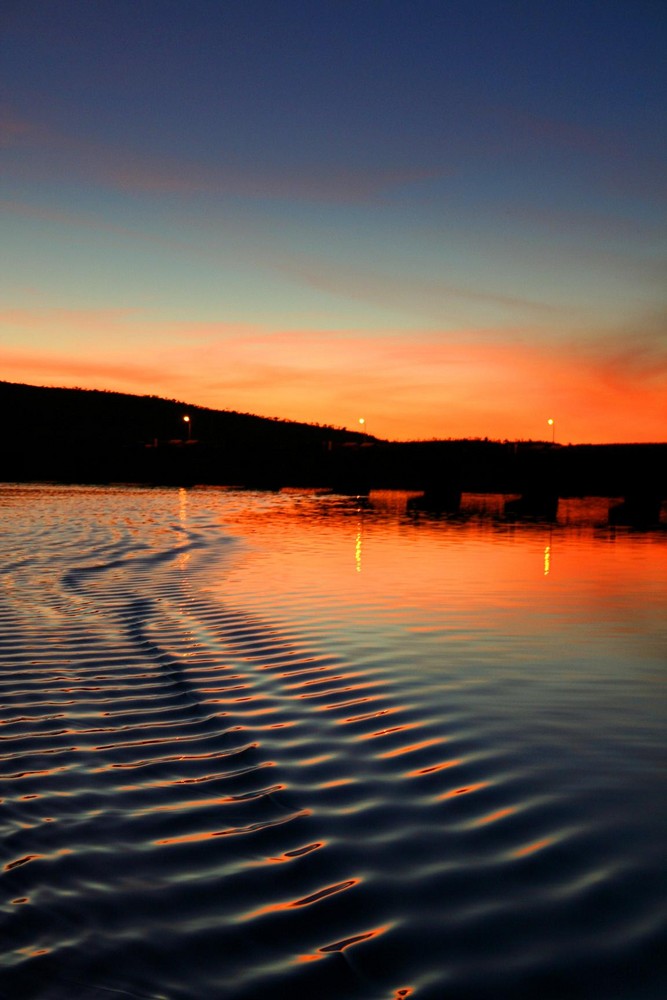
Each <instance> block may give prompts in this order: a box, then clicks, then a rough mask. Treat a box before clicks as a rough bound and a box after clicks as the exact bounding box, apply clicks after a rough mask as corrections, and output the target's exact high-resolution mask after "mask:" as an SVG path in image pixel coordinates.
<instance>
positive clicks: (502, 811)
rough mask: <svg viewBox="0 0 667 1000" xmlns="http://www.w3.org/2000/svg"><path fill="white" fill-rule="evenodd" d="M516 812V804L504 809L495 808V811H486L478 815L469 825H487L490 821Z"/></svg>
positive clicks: (492, 821) (495, 820)
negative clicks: (483, 814)
mask: <svg viewBox="0 0 667 1000" xmlns="http://www.w3.org/2000/svg"><path fill="white" fill-rule="evenodd" d="M515 812H516V806H506V807H505V808H504V809H496V811H495V812H491V813H487V814H486V815H485V816H480V817H479V819H476V820H475V821H474V822H473V823H471V826H488V825H489V824H490V823H495V822H497V820H499V819H504V818H505V817H506V816H511V815H512V813H515Z"/></svg>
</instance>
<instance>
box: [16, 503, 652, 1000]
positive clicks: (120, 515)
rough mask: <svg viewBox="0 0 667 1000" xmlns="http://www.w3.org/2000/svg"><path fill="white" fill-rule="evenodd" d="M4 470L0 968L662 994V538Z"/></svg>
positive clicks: (246, 987) (574, 517) (97, 989)
mask: <svg viewBox="0 0 667 1000" xmlns="http://www.w3.org/2000/svg"><path fill="white" fill-rule="evenodd" d="M409 500H410V496H409V495H408V494H400V493H381V494H373V495H371V497H370V499H369V500H360V499H358V498H344V497H336V496H333V495H332V496H318V495H314V494H310V493H298V492H292V493H290V494H268V493H267V494H261V493H243V492H234V491H223V490H214V489H208V490H144V489H122V488H117V489H113V488H110V489H97V488H95V489H89V488H71V487H70V488H64V487H56V486H50V487H49V486H9V487H0V508H1V510H2V515H3V526H4V533H3V536H2V539H1V541H0V546H1V548H2V576H1V577H0V580H1V583H2V587H1V589H0V594H1V595H2V603H1V604H0V658H1V661H2V673H1V674H0V689H1V690H0V701H1V704H2V708H1V710H0V723H1V725H0V774H1V779H0V780H1V781H2V787H3V793H4V804H3V810H4V812H3V819H2V839H3V845H4V859H3V862H2V864H3V872H2V879H3V885H4V889H5V892H4V894H3V897H2V903H1V911H2V920H3V931H4V940H5V942H6V949H5V958H4V959H3V964H2V966H0V997H3V998H4V997H8V998H11V1000H14V998H19V997H21V998H23V997H27V998H30V997H34V998H37V997H44V998H48V1000H54V998H63V1000H64V998H77V997H92V996H98V995H102V993H104V994H105V995H106V994H107V993H109V992H112V993H116V994H118V995H121V996H137V995H141V996H147V997H154V998H157V997H166V998H169V1000H200V998H202V997H207V998H209V997H210V998H225V1000H255V998H257V997H260V996H274V997H283V996H285V997H287V996H289V997H290V998H296V1000H300V998H304V1000H310V998H311V997H318V998H324V1000H341V998H359V1000H362V998H363V1000H375V998H377V1000H388V998H389V1000H391V998H398V997H408V996H409V997H414V998H419V1000H442V998H444V997H446V998H447V1000H452V998H455V1000H457V998H461V1000H462V998H466V1000H486V998H491V997H493V998H494V1000H499V998H500V1000H503V998H506V1000H510V998H512V1000H514V998H518V997H531V998H533V997H540V998H543V997H547V998H549V997H551V998H554V1000H555V998H559V1000H560V998H565V997H567V998H574V1000H584V998H586V1000H588V998H591V997H604V998H605V1000H607V998H610V1000H628V998H637V1000H640V998H641V1000H647V998H648V1000H653V998H656V1000H657V998H658V997H662V996H663V995H664V987H665V981H664V973H665V968H664V960H663V958H662V956H663V954H664V948H663V945H664V941H663V937H664V917H665V912H664V898H665V895H664V889H665V883H664V872H665V853H664V848H663V846H662V845H663V844H664V833H665V818H666V817H665V814H666V810H665V799H664V795H663V794H662V793H663V792H664V785H663V771H662V762H663V759H664V737H663V728H664V710H663V702H662V701H661V697H660V693H661V690H662V688H661V684H662V675H663V672H664V667H665V636H666V632H667V615H666V614H665V611H666V604H667V559H665V554H666V551H667V533H665V531H664V527H660V526H658V527H656V528H655V529H654V530H650V531H636V530H633V529H632V528H620V527H615V526H610V525H609V518H608V511H609V505H610V503H611V501H604V500H581V499H577V500H562V501H561V502H560V504H559V508H558V515H557V520H556V521H555V522H553V521H549V520H544V519H541V518H540V517H539V516H535V515H531V516H530V518H529V519H528V520H526V521H525V522H522V521H521V520H516V519H514V520H509V519H508V518H507V517H506V516H505V498H503V497H492V496H479V497H473V496H464V497H463V498H462V502H461V505H460V507H459V508H458V509H457V510H456V512H455V513H442V512H440V513H438V512H436V513H430V512H428V511H425V510H423V509H420V508H419V507H418V506H417V507H415V506H414V505H412V506H411V505H409V502H408V501H409Z"/></svg>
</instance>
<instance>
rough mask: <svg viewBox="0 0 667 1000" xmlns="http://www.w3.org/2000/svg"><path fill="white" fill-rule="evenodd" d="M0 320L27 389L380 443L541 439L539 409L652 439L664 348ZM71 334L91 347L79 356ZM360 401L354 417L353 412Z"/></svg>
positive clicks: (618, 341)
mask: <svg viewBox="0 0 667 1000" xmlns="http://www.w3.org/2000/svg"><path fill="white" fill-rule="evenodd" d="M0 320H4V322H5V325H6V326H7V328H8V329H9V331H10V332H11V331H14V334H15V336H16V338H17V339H19V340H20V338H21V337H23V339H24V341H25V331H26V330H28V331H29V333H30V340H31V342H32V344H34V345H35V346H33V347H32V348H31V349H25V348H23V349H19V348H17V347H6V348H4V349H2V350H0V366H2V370H3V373H4V377H5V378H6V379H9V380H12V381H18V382H25V383H28V384H33V385H34V384H36V385H51V386H65V387H67V386H69V387H75V386H78V387H82V388H88V389H105V390H113V391H118V392H129V393H134V394H140V395H141V394H146V393H150V394H153V395H160V396H163V397H165V398H168V399H180V400H182V401H185V403H186V405H195V406H206V407H211V408H213V409H227V410H236V411H239V412H242V413H256V414H257V415H260V416H269V417H271V416H276V417H279V418H280V419H288V420H297V421H303V422H306V423H315V422H316V423H320V424H324V425H332V426H335V427H348V428H354V429H357V430H358V429H362V430H365V431H368V427H372V430H373V433H374V434H375V435H377V436H378V437H380V438H387V439H390V440H414V439H431V438H466V437H489V438H491V439H495V440H504V439H507V440H527V439H533V440H538V439H544V438H545V437H547V436H548V437H549V438H550V437H551V436H552V433H553V432H554V426H555V424H549V425H547V423H546V419H547V418H546V417H545V409H546V412H547V413H549V411H551V412H552V413H555V414H557V415H558V427H559V431H558V438H559V440H560V442H561V443H564V444H566V443H610V442H624V441H625V442H628V441H629V442H642V441H645V442H646V441H660V440H663V439H664V436H665V431H664V428H665V427H666V426H667V403H666V402H665V400H666V399H667V392H665V388H666V386H665V367H666V366H665V362H664V348H663V347H662V346H661V341H660V339H659V338H658V337H656V335H655V333H654V332H653V330H652V329H648V330H647V332H646V333H645V334H644V333H643V332H642V331H641V330H638V331H637V335H636V345H635V344H634V342H633V346H628V342H627V339H623V338H622V337H621V336H619V335H617V334H610V333H608V332H605V331H602V332H600V331H591V332H590V334H589V335H588V336H587V335H586V333H585V332H584V333H583V334H582V333H580V331H573V332H572V334H571V335H570V336H569V337H568V338H567V339H566V338H565V337H561V336H560V335H559V336H556V335H555V334H554V331H550V330H549V329H548V328H545V329H542V328H539V327H538V328H536V329H535V330H534V331H528V330H523V329H519V328H516V329H515V328H513V327H507V328H497V329H494V330H479V331H477V332H466V331H458V332H457V331H443V332H438V331H428V330H425V331H400V330H390V331H388V332H386V333H382V334H381V335H380V334H375V333H369V332H365V331H362V330H349V331H346V330H343V331H335V330H334V331H328V330H327V331H325V330H313V331H304V330H271V329H269V328H267V327H262V326H260V325H258V324H254V325H253V324H245V325H242V324H231V323H230V324H226V323H199V324H197V323H195V324H179V323H174V322H166V323H159V322H158V321H157V320H149V319H147V318H145V317H143V316H141V315H138V314H134V313H132V312H130V311H127V310H97V311H95V310H90V309H87V310H78V311H77V310H62V309H43V310H28V309H23V310H19V309H13V310H5V311H4V312H3V313H0ZM533 334H534V335H533ZM84 336H85V343H86V344H87V345H91V344H96V345H98V346H94V347H93V346H87V353H86V354H85V355H82V353H81V340H82V337H84ZM53 343H58V344H60V345H61V348H60V350H59V351H58V352H55V351H54V350H53V348H52V346H51V345H52V344H53ZM38 345H43V347H40V346H38ZM156 358H158V359H159V360H157V361H156ZM212 373H215V376H214V377H212ZM360 400H363V402H364V404H365V410H366V412H365V415H364V416H363V417H357V416H355V411H356V412H357V413H358V405H359V401H360ZM186 415H187V414H186ZM549 419H550V420H553V421H554V422H555V420H556V417H550V418H549ZM362 420H363V424H362V423H360V421H362ZM189 426H191V424H190V425H189Z"/></svg>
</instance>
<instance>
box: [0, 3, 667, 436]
mask: <svg viewBox="0 0 667 1000" xmlns="http://www.w3.org/2000/svg"><path fill="white" fill-rule="evenodd" d="M666 121H667V4H665V2H664V0H627V2H626V0H599V2H598V0H574V2H573V0H559V2H558V3H552V2H550V0H549V2H547V0H402V2H400V0H4V2H3V4H2V6H1V7H0V379H2V380H5V381H11V382H27V383H30V384H34V385H53V386H80V387H84V388H97V389H111V390H117V391H122V392H131V393H136V394H139V395H144V394H150V395H158V396H165V397H167V398H171V399H179V400H184V401H186V402H188V403H190V404H196V405H201V406H209V407H213V408H215V409H231V410H239V411H241V412H247V413H256V414H260V415H263V416H270V417H280V418H281V419H292V420H302V421H307V422H310V423H320V424H331V425H334V426H336V427H349V428H350V429H359V427H360V426H361V425H360V424H359V420H360V418H363V419H364V420H365V424H364V425H363V426H364V428H365V429H366V430H367V431H368V432H369V433H371V434H374V435H376V436H378V437H382V438H389V439H393V440H410V439H430V438H460V437H489V438H492V439H500V440H504V439H510V440H516V439H519V440H526V439H533V440H540V439H542V440H550V439H551V434H552V430H551V426H548V425H547V420H548V419H549V418H552V419H553V420H554V425H553V427H554V435H555V439H556V440H557V441H560V442H562V443H581V442H592V443H597V442H611V441H637V442H641V441H664V440H667V326H666V323H665V318H666V316H667V309H666V308H665V303H666V298H667V281H666V280H665V270H666V269H665V260H666V256H667V255H666V252H665V251H666V239H665V235H666V226H665V214H666V213H665V208H666V201H667V199H666V194H667V162H666V161H667V155H666V154H667V150H666V136H667V129H666V125H665V123H666Z"/></svg>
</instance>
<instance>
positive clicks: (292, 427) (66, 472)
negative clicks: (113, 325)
mask: <svg viewBox="0 0 667 1000" xmlns="http://www.w3.org/2000/svg"><path fill="white" fill-rule="evenodd" d="M0 411H1V412H2V413H3V415H4V421H3V426H4V428H5V433H4V435H3V436H2V438H1V439H0V480H2V481H5V482H11V481H30V480H56V481H60V482H79V483H85V482H90V483H109V482H137V483H149V484H150V483H153V484H173V485H188V484H193V483H202V484H218V485H239V486H244V487H257V488H264V489H266V488H280V487H285V486H318V487H330V488H333V489H337V490H339V491H341V492H348V493H365V492H367V491H368V489H370V488H391V487H394V488H404V489H414V490H420V491H421V490H423V491H425V494H426V500H427V501H428V502H432V503H433V506H434V508H436V509H437V508H438V507H440V508H441V509H447V507H449V506H453V507H454V508H455V506H456V498H457V496H458V495H460V492H461V491H462V490H465V491H468V492H475V491H477V492H504V493H519V494H521V495H522V497H523V503H524V505H525V507H526V508H527V509H529V510H530V508H531V506H534V508H535V510H540V509H541V508H544V509H545V510H548V508H549V504H550V503H551V499H552V498H555V497H558V496H568V495H570V496H571V495H586V494H587V495H599V496H618V497H625V498H626V499H627V500H628V502H629V505H630V509H632V506H633V504H635V505H636V504H639V506H640V507H641V508H642V509H651V505H653V506H655V504H656V503H658V504H659V501H660V500H661V499H664V498H666V497H667V444H664V443H656V444H609V445H568V446H565V447H563V446H559V445H552V444H551V443H550V442H500V441H489V440H487V439H484V440H453V441H452V440H450V441H417V442H391V441H382V440H378V439H377V438H373V437H371V436H370V435H367V434H363V433H361V432H359V431H349V430H346V429H344V428H336V427H329V426H319V425H317V424H305V423H298V422H296V421H288V420H279V419H272V418H268V417H258V416H255V415H253V414H247V413H238V412H235V411H231V410H212V409H208V408H206V407H200V406H192V405H190V404H186V403H184V402H181V401H178V400H172V399H162V398H160V397H157V396H134V395H130V394H126V393H119V392H104V391H100V390H90V389H64V388H45V387H39V386H31V385H23V384H18V383H12V382H0ZM185 415H187V416H189V417H190V422H189V424H188V423H186V422H184V420H183V417H184V416H185Z"/></svg>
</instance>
